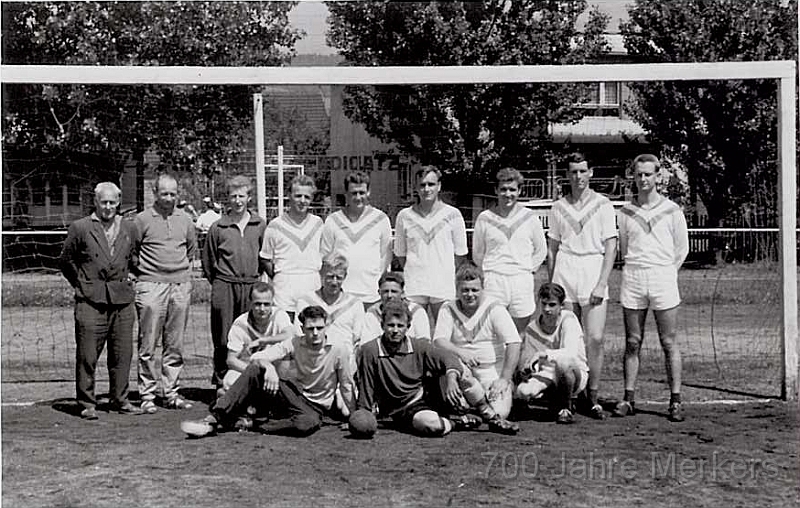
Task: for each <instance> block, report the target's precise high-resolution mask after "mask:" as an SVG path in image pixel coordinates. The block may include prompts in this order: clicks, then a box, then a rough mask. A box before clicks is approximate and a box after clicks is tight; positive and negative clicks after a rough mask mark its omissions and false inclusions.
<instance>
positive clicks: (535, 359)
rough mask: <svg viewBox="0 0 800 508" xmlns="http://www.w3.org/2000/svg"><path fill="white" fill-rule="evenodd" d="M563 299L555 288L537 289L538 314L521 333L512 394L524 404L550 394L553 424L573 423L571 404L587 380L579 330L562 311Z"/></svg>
mask: <svg viewBox="0 0 800 508" xmlns="http://www.w3.org/2000/svg"><path fill="white" fill-rule="evenodd" d="M565 297H566V294H565V292H564V288H563V287H561V286H559V285H558V284H554V283H552V282H548V283H546V284H542V286H541V287H540V288H539V293H538V299H539V305H538V307H539V313H538V316H537V317H535V318H534V319H533V320H531V322H530V323H529V324H528V327H527V328H526V329H525V333H524V342H523V345H522V352H521V354H520V359H519V368H518V371H517V380H518V381H519V385H518V386H517V388H516V390H515V392H514V397H515V398H517V399H521V400H525V401H531V400H533V399H536V398H539V397H541V396H542V395H544V394H545V392H548V391H549V392H551V396H552V399H553V400H554V401H555V403H556V404H557V407H556V409H558V410H559V412H558V417H557V419H556V422H557V423H572V422H574V421H575V420H574V416H573V413H574V411H575V409H574V406H575V402H574V400H575V397H576V396H577V395H578V394H579V393H580V392H581V391H583V389H584V388H586V381H587V380H588V379H589V365H588V364H587V363H586V346H585V344H584V342H583V329H582V328H581V323H580V322H579V321H578V317H577V316H576V315H575V314H574V313H573V312H572V311H571V310H568V309H565V308H564V300H565Z"/></svg>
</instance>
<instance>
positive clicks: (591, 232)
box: [547, 189, 617, 256]
mask: <svg viewBox="0 0 800 508" xmlns="http://www.w3.org/2000/svg"><path fill="white" fill-rule="evenodd" d="M587 192H588V193H589V199H588V200H587V201H586V203H585V204H583V206H582V207H581V208H580V209H578V208H576V207H575V205H573V204H570V202H569V201H567V198H566V197H564V198H561V199H559V200H558V201H556V202H555V203H553V207H552V209H551V213H550V229H549V231H548V232H547V235H548V236H549V237H550V238H552V239H553V240H556V241H557V242H559V247H558V250H559V253H561V252H565V253H567V254H572V255H575V256H589V255H593V254H598V255H603V254H604V253H605V251H606V248H605V241H606V240H608V239H609V238H616V236H617V228H616V224H615V220H614V219H615V218H614V206H613V205H612V204H611V201H609V199H608V198H607V197H605V196H603V195H601V194H598V193H596V192H595V191H593V190H591V189H589V190H588V191H587Z"/></svg>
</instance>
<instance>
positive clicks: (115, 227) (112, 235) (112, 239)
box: [90, 212, 122, 258]
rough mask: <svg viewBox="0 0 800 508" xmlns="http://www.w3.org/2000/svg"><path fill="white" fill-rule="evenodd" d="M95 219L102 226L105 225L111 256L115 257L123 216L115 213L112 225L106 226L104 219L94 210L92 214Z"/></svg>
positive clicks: (104, 229) (104, 230)
mask: <svg viewBox="0 0 800 508" xmlns="http://www.w3.org/2000/svg"><path fill="white" fill-rule="evenodd" d="M90 217H91V218H92V220H93V221H95V222H99V223H100V225H101V226H103V233H104V234H105V235H106V242H107V243H108V251H109V253H110V254H111V257H112V258H113V257H114V252H115V251H114V244H115V243H116V241H117V235H118V234H119V224H120V222H122V217H120V216H119V215H115V216H114V218H113V219H112V220H111V226H109V227H105V226H104V225H103V224H104V223H103V221H101V220H100V217H98V216H97V212H92V215H90Z"/></svg>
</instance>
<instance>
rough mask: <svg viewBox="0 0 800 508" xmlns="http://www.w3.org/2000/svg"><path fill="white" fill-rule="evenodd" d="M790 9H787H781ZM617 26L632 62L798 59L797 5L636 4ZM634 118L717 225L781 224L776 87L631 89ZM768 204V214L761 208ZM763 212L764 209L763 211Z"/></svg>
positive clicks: (730, 0) (755, 83) (718, 84)
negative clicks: (749, 211)
mask: <svg viewBox="0 0 800 508" xmlns="http://www.w3.org/2000/svg"><path fill="white" fill-rule="evenodd" d="M782 3H783V4H784V5H781V4H782ZM629 14H630V20H629V21H628V22H626V23H623V24H622V25H621V31H622V34H623V36H624V40H625V47H626V48H627V50H628V54H629V55H630V56H631V57H632V58H633V59H634V61H636V62H718V61H753V60H794V59H795V58H796V57H797V16H796V14H797V2H796V0H792V1H790V2H788V3H786V2H777V1H775V0H750V1H747V2H742V1H738V0H684V1H681V2H660V1H657V0H636V2H635V3H634V4H633V5H632V6H630V7H629ZM630 87H631V89H632V90H633V91H634V94H635V97H636V104H635V106H634V107H633V108H631V110H630V112H631V114H632V115H633V117H634V118H635V119H636V120H637V121H638V122H639V123H640V124H642V126H643V127H644V128H645V129H646V130H647V131H648V132H649V135H650V137H651V139H652V141H654V142H655V143H659V144H662V145H663V146H664V147H665V150H666V151H667V153H669V154H670V155H671V156H672V157H674V158H675V159H676V160H677V161H679V162H680V163H682V164H683V165H684V166H685V167H686V168H687V169H688V173H689V183H690V186H691V188H692V190H693V192H696V193H697V195H698V196H699V197H700V199H701V200H702V201H703V203H705V204H706V205H707V206H706V208H707V209H708V214H709V220H710V222H711V224H714V225H716V224H721V223H722V222H723V220H724V219H726V218H727V219H735V218H738V217H741V212H742V210H743V208H746V207H752V206H758V207H759V208H769V210H768V213H769V221H768V222H772V223H774V221H775V219H776V215H775V213H776V206H774V203H775V196H776V181H777V175H776V168H777V162H776V160H777V145H776V142H777V138H776V135H775V133H776V132H777V119H776V107H777V99H776V83H775V81H774V80H741V81H694V82H675V81H673V82H650V83H631V84H630ZM765 200H767V203H766V204H767V205H769V203H770V202H771V203H772V206H771V207H770V206H766V207H764V205H765V203H764V201H765ZM765 211H767V210H765Z"/></svg>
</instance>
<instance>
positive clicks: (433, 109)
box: [327, 0, 607, 183]
mask: <svg viewBox="0 0 800 508" xmlns="http://www.w3.org/2000/svg"><path fill="white" fill-rule="evenodd" d="M327 4H328V8H329V9H330V12H331V17H330V23H331V27H330V31H329V33H328V43H329V44H330V45H331V46H333V47H336V48H338V49H339V51H340V53H341V55H342V56H344V57H345V59H346V61H347V62H349V63H351V64H354V65H384V66H392V65H442V66H444V65H523V64H524V65H534V64H542V65H544V64H573V63H581V62H585V61H587V60H588V59H592V58H594V57H596V56H598V55H600V54H602V53H603V52H605V51H607V46H606V43H605V41H604V40H603V38H602V32H603V29H604V27H605V24H606V22H607V19H606V18H605V17H604V16H603V15H601V14H600V13H598V12H597V11H593V13H592V15H591V16H590V19H589V22H588V23H587V24H586V27H585V29H584V30H583V32H582V33H579V32H578V31H577V29H576V20H577V18H578V16H579V15H580V14H581V13H582V12H584V11H585V10H586V2H584V1H554V0H547V1H543V0H514V1H508V0H485V1H480V2H390V1H376V2H328V3H327ZM582 92H584V87H580V86H576V85H558V84H513V85H512V84H508V85H458V86H381V87H347V88H346V90H345V101H344V108H345V113H346V114H347V115H348V117H350V118H351V119H352V120H354V121H356V122H359V123H361V124H363V125H364V127H365V128H366V130H367V132H369V133H370V134H371V135H373V136H376V137H378V138H380V139H381V140H382V141H384V142H390V143H396V145H397V146H398V147H399V149H400V150H401V151H403V152H405V153H407V154H410V155H413V156H414V157H415V158H416V159H418V160H419V161H420V162H422V163H426V164H436V165H438V166H439V167H441V168H443V169H444V170H445V171H446V172H454V173H457V174H461V175H463V176H467V177H469V178H465V179H461V180H460V181H461V182H462V183H463V182H469V181H473V182H474V181H475V180H476V179H478V180H486V177H487V176H488V175H489V174H491V173H492V172H493V171H495V170H496V169H498V168H499V167H502V166H504V165H509V164H510V165H514V166H516V167H518V168H520V169H523V170H525V169H536V168H538V169H543V168H544V162H545V160H546V157H547V147H548V143H547V142H548V141H549V139H550V137H549V135H548V129H547V127H548V124H549V123H550V122H554V121H559V122H563V121H573V120H577V119H578V118H579V117H580V113H579V111H578V110H577V109H576V108H575V107H574V106H575V104H576V103H577V102H578V100H579V99H580V98H581V93H582Z"/></svg>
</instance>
